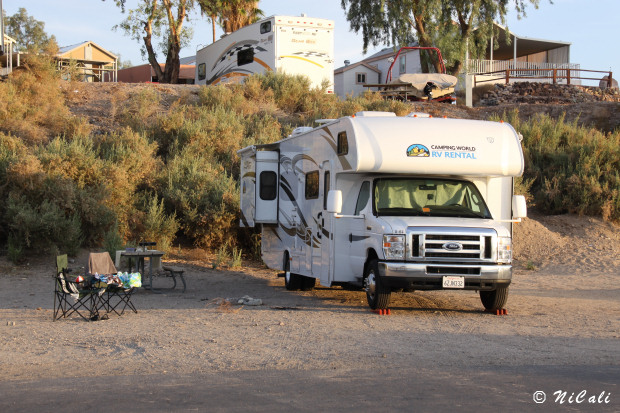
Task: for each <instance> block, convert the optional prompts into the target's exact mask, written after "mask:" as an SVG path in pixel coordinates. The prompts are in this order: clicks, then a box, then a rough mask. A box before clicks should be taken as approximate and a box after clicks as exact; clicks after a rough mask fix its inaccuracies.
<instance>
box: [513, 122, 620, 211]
mask: <svg viewBox="0 0 620 413" xmlns="http://www.w3.org/2000/svg"><path fill="white" fill-rule="evenodd" d="M504 118H505V119H506V120H507V121H508V122H510V123H511V124H512V125H513V126H514V127H515V129H516V130H518V131H519V132H521V133H522V134H523V148H524V156H525V172H524V176H523V179H524V181H523V182H526V183H527V186H529V187H530V193H531V196H532V198H533V200H534V203H535V204H536V207H537V208H539V209H540V210H541V211H542V212H544V213H548V214H561V213H566V212H572V213H577V214H586V215H598V216H602V217H603V218H604V219H606V220H614V221H617V220H619V219H620V131H616V132H613V133H607V134H605V133H603V132H601V131H599V130H597V129H594V128H588V127H584V126H580V125H578V124H577V121H575V122H570V123H568V122H566V121H565V120H564V117H563V116H562V117H560V118H558V119H552V118H551V117H549V116H548V115H537V116H535V117H534V118H533V119H530V120H529V121H522V120H521V119H520V118H519V114H518V112H517V111H513V112H512V113H509V114H507V115H505V116H504Z"/></svg>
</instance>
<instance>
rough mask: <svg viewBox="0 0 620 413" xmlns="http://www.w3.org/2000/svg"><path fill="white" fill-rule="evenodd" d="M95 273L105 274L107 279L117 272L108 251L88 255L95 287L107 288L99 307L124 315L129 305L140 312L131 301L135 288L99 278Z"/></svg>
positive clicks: (90, 273) (108, 311)
mask: <svg viewBox="0 0 620 413" xmlns="http://www.w3.org/2000/svg"><path fill="white" fill-rule="evenodd" d="M95 274H98V275H100V276H101V275H105V276H106V280H109V278H111V277H112V276H114V275H116V274H117V271H116V267H115V266H114V262H112V258H111V257H110V254H108V253H107V252H91V253H90V254H89V255H88V275H89V276H90V277H91V278H92V279H93V280H92V281H93V283H94V285H95V287H102V288H105V290H102V294H100V298H99V303H98V306H99V308H103V309H104V310H105V312H106V313H111V312H114V313H116V314H117V315H119V316H120V315H123V313H124V312H125V309H126V308H127V307H129V308H130V309H131V310H132V311H133V312H134V313H137V312H138V310H137V309H136V307H135V306H134V305H133V303H132V302H131V296H132V294H133V292H134V289H133V288H124V287H123V285H122V284H114V283H110V282H104V281H101V280H97V279H96V277H95ZM121 305H122V307H121Z"/></svg>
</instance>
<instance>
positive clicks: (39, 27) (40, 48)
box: [4, 7, 57, 53]
mask: <svg viewBox="0 0 620 413" xmlns="http://www.w3.org/2000/svg"><path fill="white" fill-rule="evenodd" d="M4 24H5V31H6V34H7V35H9V36H10V37H12V38H14V39H15V40H16V41H17V43H16V44H15V51H17V52H30V53H42V52H46V51H48V50H50V49H52V50H53V49H54V46H55V47H56V48H57V45H56V38H55V37H54V36H53V35H52V36H48V35H47V33H46V32H45V23H44V22H42V21H39V20H36V19H35V18H34V17H32V16H28V12H27V11H26V9H25V8H23V7H20V8H19V10H18V11H17V13H15V14H14V15H12V16H7V17H5V23H4Z"/></svg>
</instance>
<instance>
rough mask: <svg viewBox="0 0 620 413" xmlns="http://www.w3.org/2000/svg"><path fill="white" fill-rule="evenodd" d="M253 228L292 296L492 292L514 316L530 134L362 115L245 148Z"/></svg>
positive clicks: (489, 125)
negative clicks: (517, 182)
mask: <svg viewBox="0 0 620 413" xmlns="http://www.w3.org/2000/svg"><path fill="white" fill-rule="evenodd" d="M238 153H239V155H240V157H241V223H240V225H241V226H245V227H254V226H256V225H260V226H261V227H262V257H263V260H264V262H265V263H266V264H267V266H269V267H270V268H273V269H279V270H282V271H284V276H285V284H286V288H287V289H289V290H296V289H304V290H307V289H311V288H313V287H314V285H315V281H316V280H317V279H318V280H319V281H320V283H321V284H322V285H324V286H328V287H329V286H332V285H351V284H352V285H357V286H363V287H364V289H365V290H366V295H367V298H368V303H369V305H370V307H371V308H373V309H383V308H386V307H387V306H388V305H389V299H390V294H391V292H392V291H395V290H401V289H404V290H405V291H413V290H439V289H464V290H478V291H480V298H481V301H482V304H483V305H484V307H485V308H486V309H489V310H499V309H502V308H503V306H504V305H505V303H506V300H507V297H508V286H509V284H510V281H511V278H512V265H511V262H512V248H511V245H512V243H511V238H512V237H511V236H512V223H513V222H515V221H518V220H519V219H520V218H522V217H525V216H526V210H525V199H524V197H523V196H519V195H514V196H513V178H514V177H516V176H519V175H521V174H522V173H523V152H522V149H521V143H520V136H519V135H518V134H517V133H516V132H515V130H514V129H513V128H512V126H510V125H509V124H507V123H500V122H487V121H475V120H462V119H441V118H431V117H430V116H428V115H424V114H411V115H409V116H406V117H397V116H396V115H395V114H394V113H386V112H360V113H358V114H356V115H355V116H351V117H345V118H341V119H338V120H332V121H328V122H327V123H325V124H323V125H322V126H320V127H318V128H315V129H312V128H300V130H297V131H295V132H294V133H293V134H292V135H291V136H289V137H288V138H286V139H283V140H281V141H279V142H276V143H273V144H267V145H257V146H249V147H246V148H244V149H242V150H240V151H239V152H238Z"/></svg>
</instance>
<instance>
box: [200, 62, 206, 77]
mask: <svg viewBox="0 0 620 413" xmlns="http://www.w3.org/2000/svg"><path fill="white" fill-rule="evenodd" d="M206 77H207V64H206V63H201V64H199V65H198V80H205V79H206Z"/></svg>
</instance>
